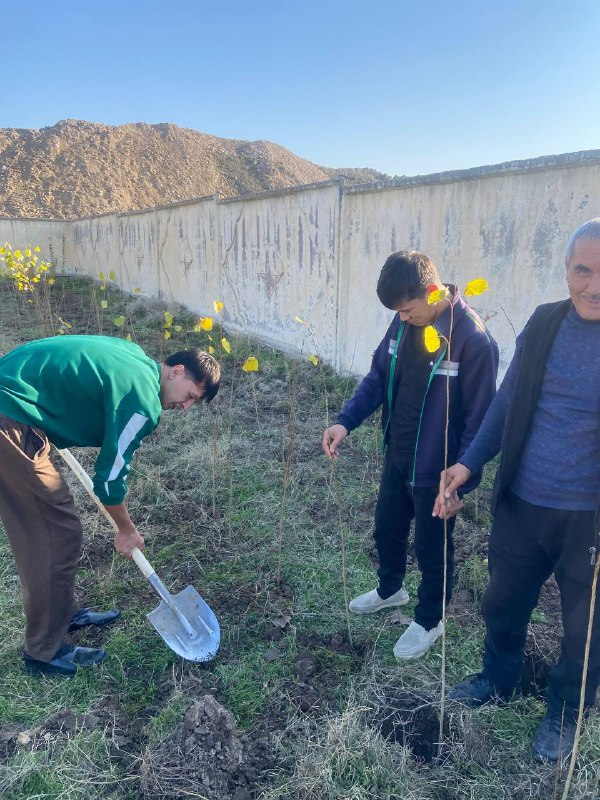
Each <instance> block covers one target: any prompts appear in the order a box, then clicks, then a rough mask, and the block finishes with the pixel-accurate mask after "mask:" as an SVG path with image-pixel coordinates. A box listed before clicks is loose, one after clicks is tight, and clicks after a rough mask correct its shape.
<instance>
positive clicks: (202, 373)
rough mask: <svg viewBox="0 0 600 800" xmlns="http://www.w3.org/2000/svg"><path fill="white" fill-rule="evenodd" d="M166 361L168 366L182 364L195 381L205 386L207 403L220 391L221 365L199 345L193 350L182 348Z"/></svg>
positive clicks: (205, 400)
mask: <svg viewBox="0 0 600 800" xmlns="http://www.w3.org/2000/svg"><path fill="white" fill-rule="evenodd" d="M164 363H165V364H166V365H167V367H176V366H177V365H178V364H182V365H183V366H184V367H185V371H186V372H187V374H188V375H189V377H190V378H191V379H192V380H193V381H194V383H197V384H198V385H200V384H202V385H203V386H204V402H205V403H210V401H211V400H212V399H213V397H215V395H216V394H217V392H218V391H219V385H220V383H221V365H220V364H219V362H218V361H217V359H216V358H213V357H212V356H211V355H210V353H207V352H206V351H204V350H200V349H199V348H197V347H194V348H193V349H191V350H180V351H179V352H178V353H173V355H172V356H168V357H167V358H165V360H164Z"/></svg>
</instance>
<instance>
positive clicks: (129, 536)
mask: <svg viewBox="0 0 600 800" xmlns="http://www.w3.org/2000/svg"><path fill="white" fill-rule="evenodd" d="M134 547H137V548H138V549H139V550H143V549H144V537H143V536H142V535H141V534H140V533H139V531H138V530H136V528H134V527H133V525H132V526H131V529H125V530H123V529H121V528H119V530H118V531H117V532H116V533H115V550H116V551H117V552H118V553H121V554H122V555H124V556H126V557H127V558H131V553H132V551H133V549H134Z"/></svg>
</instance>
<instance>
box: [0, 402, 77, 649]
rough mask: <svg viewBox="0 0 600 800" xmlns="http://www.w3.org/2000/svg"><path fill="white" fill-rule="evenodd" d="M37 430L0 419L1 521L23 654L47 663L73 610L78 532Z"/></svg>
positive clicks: (44, 440) (45, 440) (64, 489)
mask: <svg viewBox="0 0 600 800" xmlns="http://www.w3.org/2000/svg"><path fill="white" fill-rule="evenodd" d="M49 454H50V443H49V441H48V437H47V436H46V435H45V433H44V432H43V431H41V430H39V429H38V428H33V427H30V426H29V425H23V424H21V423H20V422H15V421H14V420H12V419H9V418H8V417H5V416H3V415H1V414H0V517H1V518H2V522H3V523H4V528H5V530H6V535H7V536H8V541H9V543H10V546H11V549H12V551H13V554H14V557H15V561H16V564H17V570H18V572H19V577H20V579H21V587H22V589H23V604H24V607H25V617H26V620H27V627H26V632H25V648H26V652H27V653H28V655H30V656H31V657H32V658H36V659H38V660H39V661H51V660H52V659H53V658H54V656H55V655H56V653H57V652H58V650H59V648H60V646H61V645H62V643H63V641H64V638H65V636H66V634H67V630H68V628H69V623H70V621H71V617H72V615H73V613H74V611H75V610H76V604H75V594H74V588H75V569H76V567H77V562H78V561H79V558H80V555H81V542H82V528H81V523H80V522H79V519H78V517H77V514H76V512H75V506H74V504H73V498H72V496H71V493H70V492H69V489H68V487H67V485H66V483H65V481H64V480H63V478H62V476H61V474H60V472H58V470H57V469H56V467H55V466H54V464H53V463H52V461H51V460H50V455H49Z"/></svg>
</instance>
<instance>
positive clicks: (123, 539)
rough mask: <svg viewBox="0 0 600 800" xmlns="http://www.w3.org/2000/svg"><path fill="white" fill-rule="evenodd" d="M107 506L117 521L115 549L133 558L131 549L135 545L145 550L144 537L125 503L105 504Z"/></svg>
mask: <svg viewBox="0 0 600 800" xmlns="http://www.w3.org/2000/svg"><path fill="white" fill-rule="evenodd" d="M105 508H106V510H107V511H108V513H109V514H110V516H111V517H112V518H113V520H114V521H115V527H116V528H117V532H116V533H115V550H116V551H117V552H118V553H121V554H122V555H124V556H126V557H127V558H131V551H132V550H133V548H134V547H139V549H140V550H143V549H144V537H143V536H142V535H141V534H140V533H139V531H138V530H137V528H136V527H135V525H134V524H133V522H132V521H131V517H130V516H129V512H128V511H127V506H126V505H125V503H119V505H117V506H105Z"/></svg>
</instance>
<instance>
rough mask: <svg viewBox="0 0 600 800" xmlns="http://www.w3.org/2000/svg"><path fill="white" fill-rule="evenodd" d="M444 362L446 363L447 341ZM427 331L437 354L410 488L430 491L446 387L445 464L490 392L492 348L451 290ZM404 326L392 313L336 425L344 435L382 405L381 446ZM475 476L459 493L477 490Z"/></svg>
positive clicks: (440, 445) (464, 442) (463, 442)
mask: <svg viewBox="0 0 600 800" xmlns="http://www.w3.org/2000/svg"><path fill="white" fill-rule="evenodd" d="M451 323H452V337H451V340H450V361H448V359H447V351H448V341H447V340H448V338H449V334H450V325H451ZM433 327H434V328H435V329H436V330H437V332H438V334H439V335H440V338H441V337H444V338H442V345H441V347H440V348H439V350H438V351H437V352H435V353H432V354H431V374H430V376H429V383H428V385H427V390H426V392H425V397H424V399H423V406H422V408H421V419H420V422H419V431H418V434H417V442H416V446H415V455H414V463H413V475H412V484H413V485H414V486H431V487H436V486H437V485H438V483H439V479H440V472H441V471H442V470H443V468H444V460H445V459H444V439H445V429H446V384H447V381H449V384H450V387H449V388H450V407H449V408H450V415H449V416H450V424H449V426H448V461H447V463H448V465H450V464H455V463H456V462H457V461H458V460H459V459H460V456H461V455H462V454H463V453H464V452H465V450H466V449H467V447H468V446H469V444H470V443H471V440H472V439H473V438H474V436H475V434H476V433H477V430H478V428H479V426H480V424H481V422H482V420H483V418H484V416H485V412H486V411H487V408H488V406H489V404H490V403H491V401H492V398H493V397H494V395H495V393H496V375H497V373H498V345H497V344H496V342H495V341H494V339H492V337H491V336H490V334H489V332H488V331H487V329H486V327H485V325H484V324H483V322H482V321H481V319H480V318H479V317H478V315H477V314H476V313H475V312H474V311H473V309H472V308H470V307H469V306H468V305H467V304H466V303H465V302H464V300H463V299H462V298H461V296H460V292H459V291H458V289H454V296H453V299H452V309H451V308H450V307H449V308H447V309H446V310H445V311H444V313H443V314H441V315H440V317H439V318H438V319H437V320H436V321H435V323H434V325H433ZM405 329H406V324H405V323H403V322H401V320H400V316H399V315H398V314H396V316H395V317H394V319H393V320H392V323H391V325H390V327H389V328H388V330H387V333H386V334H385V336H384V338H383V339H382V340H381V342H380V344H379V346H378V347H377V349H376V350H375V353H374V354H373V361H372V363H371V369H370V371H369V373H368V374H367V375H366V376H365V377H364V378H363V380H362V381H361V383H360V385H359V386H358V388H357V389H356V391H355V392H354V395H353V396H352V397H351V398H350V400H348V402H347V403H346V404H345V405H344V408H343V409H342V412H341V414H340V415H339V417H338V420H337V421H338V422H339V423H340V424H341V425H343V426H344V427H345V428H346V429H347V430H348V431H349V432H350V431H352V430H354V428H357V427H358V426H359V425H360V424H361V422H363V420H365V419H366V418H367V417H369V416H370V415H371V414H372V413H373V412H374V411H376V410H377V409H378V408H379V406H381V405H383V413H382V418H381V424H382V428H383V434H384V446H385V444H387V435H388V422H389V415H390V408H392V407H393V403H394V396H393V389H394V373H395V369H396V361H398V362H401V361H402V353H403V350H404V348H403V344H404V341H403V334H404V331H405ZM480 480H481V472H478V473H474V474H473V475H472V476H471V478H470V479H469V481H468V482H467V483H466V484H465V485H464V486H463V487H462V488H461V493H465V492H469V491H471V489H474V488H475V487H476V486H478V485H479V482H480Z"/></svg>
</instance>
